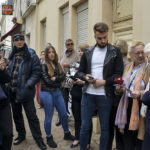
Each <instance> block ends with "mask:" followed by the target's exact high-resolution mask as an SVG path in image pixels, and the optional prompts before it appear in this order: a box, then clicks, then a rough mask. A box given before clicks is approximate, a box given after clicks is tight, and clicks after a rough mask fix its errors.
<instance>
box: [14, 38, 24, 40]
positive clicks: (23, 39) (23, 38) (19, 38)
mask: <svg viewBox="0 0 150 150" xmlns="http://www.w3.org/2000/svg"><path fill="white" fill-rule="evenodd" d="M14 41H24V38H18V39H15V40H14Z"/></svg>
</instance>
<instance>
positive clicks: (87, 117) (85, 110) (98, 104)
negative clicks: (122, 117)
mask: <svg viewBox="0 0 150 150" xmlns="http://www.w3.org/2000/svg"><path fill="white" fill-rule="evenodd" d="M111 107H112V99H110V98H108V97H106V96H104V95H100V96H99V95H91V94H86V93H85V94H84V95H83V96H82V101H81V119H82V123H81V130H80V150H87V144H88V140H89V134H90V125H91V124H90V122H91V120H92V115H93V113H94V110H95V109H96V108H97V109H98V113H99V118H100V124H101V136H100V145H99V149H100V150H106V148H107V143H108V138H109V116H110V111H111Z"/></svg>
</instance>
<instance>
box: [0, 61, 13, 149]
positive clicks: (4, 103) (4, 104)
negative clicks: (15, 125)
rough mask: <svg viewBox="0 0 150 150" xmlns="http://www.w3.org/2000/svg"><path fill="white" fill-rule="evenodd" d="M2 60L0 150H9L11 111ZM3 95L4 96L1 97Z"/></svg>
mask: <svg viewBox="0 0 150 150" xmlns="http://www.w3.org/2000/svg"><path fill="white" fill-rule="evenodd" d="M9 79H10V77H9V75H8V74H7V72H6V64H5V62H4V59H3V58H1V59H0V88H1V90H0V92H1V93H0V150H11V145H12V137H13V129H12V117H11V109H10V105H9V100H8V95H7V94H6V93H7V91H6V88H5V83H8V82H9ZM2 94H4V95H5V96H2Z"/></svg>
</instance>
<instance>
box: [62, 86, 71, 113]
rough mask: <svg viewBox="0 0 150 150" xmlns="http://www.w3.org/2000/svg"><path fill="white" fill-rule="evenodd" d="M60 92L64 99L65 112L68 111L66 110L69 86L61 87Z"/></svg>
mask: <svg viewBox="0 0 150 150" xmlns="http://www.w3.org/2000/svg"><path fill="white" fill-rule="evenodd" d="M61 92H62V95H63V98H64V101H65V105H66V110H67V113H69V110H68V101H69V88H62V89H61Z"/></svg>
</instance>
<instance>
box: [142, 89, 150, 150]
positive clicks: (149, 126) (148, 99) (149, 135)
mask: <svg viewBox="0 0 150 150" xmlns="http://www.w3.org/2000/svg"><path fill="white" fill-rule="evenodd" d="M142 101H143V103H144V104H145V105H146V106H147V113H146V131H145V135H144V140H143V144H142V150H149V149H150V90H149V91H147V92H146V93H145V94H144V95H143V99H142Z"/></svg>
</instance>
